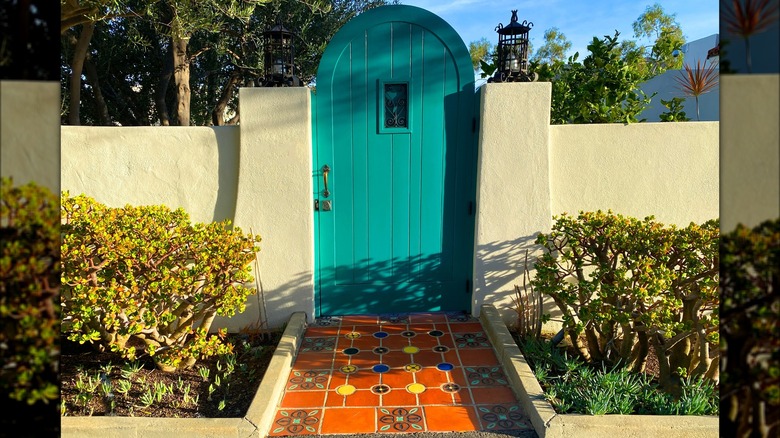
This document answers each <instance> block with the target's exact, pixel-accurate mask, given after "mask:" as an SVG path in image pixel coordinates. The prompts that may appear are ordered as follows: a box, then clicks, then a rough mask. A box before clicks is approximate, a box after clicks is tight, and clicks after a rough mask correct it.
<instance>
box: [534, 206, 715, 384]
mask: <svg viewBox="0 0 780 438" xmlns="http://www.w3.org/2000/svg"><path fill="white" fill-rule="evenodd" d="M536 243H537V244H540V245H543V246H544V248H545V249H546V250H547V251H546V253H545V254H544V255H543V256H542V257H540V259H539V260H538V261H537V263H536V272H537V274H536V278H535V280H534V281H533V285H534V289H535V290H537V291H539V292H541V293H542V294H546V295H548V296H550V297H551V298H552V299H553V301H554V302H555V304H556V305H557V307H558V309H559V310H560V312H561V315H562V318H563V326H564V329H565V331H566V333H567V334H568V336H569V338H570V340H571V342H572V344H573V345H574V346H576V348H577V351H578V352H579V354H580V356H581V357H582V358H583V359H584V360H585V361H588V362H590V361H594V362H596V361H607V362H611V363H615V364H617V363H620V364H621V365H622V366H626V367H628V368H629V369H630V370H631V371H633V372H639V371H642V370H644V369H645V364H646V361H647V356H648V353H649V349H650V346H652V347H653V349H654V351H655V352H656V355H657V356H658V362H659V367H660V384H661V386H662V387H663V388H664V389H665V390H667V391H670V392H675V393H679V386H680V384H681V382H682V379H683V378H684V377H686V376H704V375H706V376H707V377H709V378H715V376H716V375H717V371H718V360H717V358H718V357H719V355H718V303H719V299H718V221H717V220H711V221H708V222H706V223H704V224H702V225H696V224H690V225H689V226H687V227H685V228H676V227H674V226H671V227H665V226H663V225H662V224H660V223H658V222H655V221H654V220H653V218H652V217H648V218H645V219H644V220H638V219H634V218H629V217H623V216H621V215H616V214H613V213H612V212H611V211H610V212H608V213H604V212H601V211H598V212H587V213H580V215H579V216H578V217H577V218H574V217H571V216H568V215H566V214H564V215H562V216H559V217H556V221H555V224H554V225H553V227H552V231H551V232H550V233H549V234H540V235H539V236H538V238H537V241H536Z"/></svg>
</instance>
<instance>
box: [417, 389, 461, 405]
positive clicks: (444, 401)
mask: <svg viewBox="0 0 780 438" xmlns="http://www.w3.org/2000/svg"><path fill="white" fill-rule="evenodd" d="M417 397H419V399H420V404H421V405H424V406H427V405H452V404H454V401H453V400H452V394H450V393H447V392H444V391H442V390H441V389H440V388H438V387H435V388H427V389H426V390H425V392H423V393H422V394H417Z"/></svg>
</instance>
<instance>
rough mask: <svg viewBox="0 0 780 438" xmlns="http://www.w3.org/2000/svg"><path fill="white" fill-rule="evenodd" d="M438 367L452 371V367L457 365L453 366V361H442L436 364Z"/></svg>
mask: <svg viewBox="0 0 780 438" xmlns="http://www.w3.org/2000/svg"><path fill="white" fill-rule="evenodd" d="M436 368H437V369H438V370H439V371H452V369H453V368H455V366H453V365H452V364H451V363H449V362H442V363H440V364H438V365H436Z"/></svg>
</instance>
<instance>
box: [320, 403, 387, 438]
mask: <svg viewBox="0 0 780 438" xmlns="http://www.w3.org/2000/svg"><path fill="white" fill-rule="evenodd" d="M375 415H376V412H375V410H374V408H328V409H325V410H324V412H323V414H322V428H321V429H320V433H322V434H329V433H344V434H346V433H349V434H353V433H370V432H374V431H375V430H376V419H375V418H374V416H375Z"/></svg>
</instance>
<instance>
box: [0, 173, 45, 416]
mask: <svg viewBox="0 0 780 438" xmlns="http://www.w3.org/2000/svg"><path fill="white" fill-rule="evenodd" d="M58 204H59V203H58V199H57V196H56V195H55V194H53V193H52V192H50V191H49V190H48V189H46V188H45V187H41V186H38V185H36V184H35V183H27V184H25V185H22V186H19V187H14V186H13V181H12V180H11V179H10V178H3V179H2V181H0V391H1V392H2V393H3V394H8V395H9V396H10V397H11V398H13V399H15V400H19V401H24V402H27V403H29V404H35V403H37V402H49V401H51V400H56V399H57V398H58V397H59V389H58V382H57V367H58V361H59V352H60V349H59V324H60V314H59V310H60V309H59V308H60V306H59V298H58V295H59V289H60V288H59V278H60V233H59V226H58V220H59V218H58V214H59V205H58Z"/></svg>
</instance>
